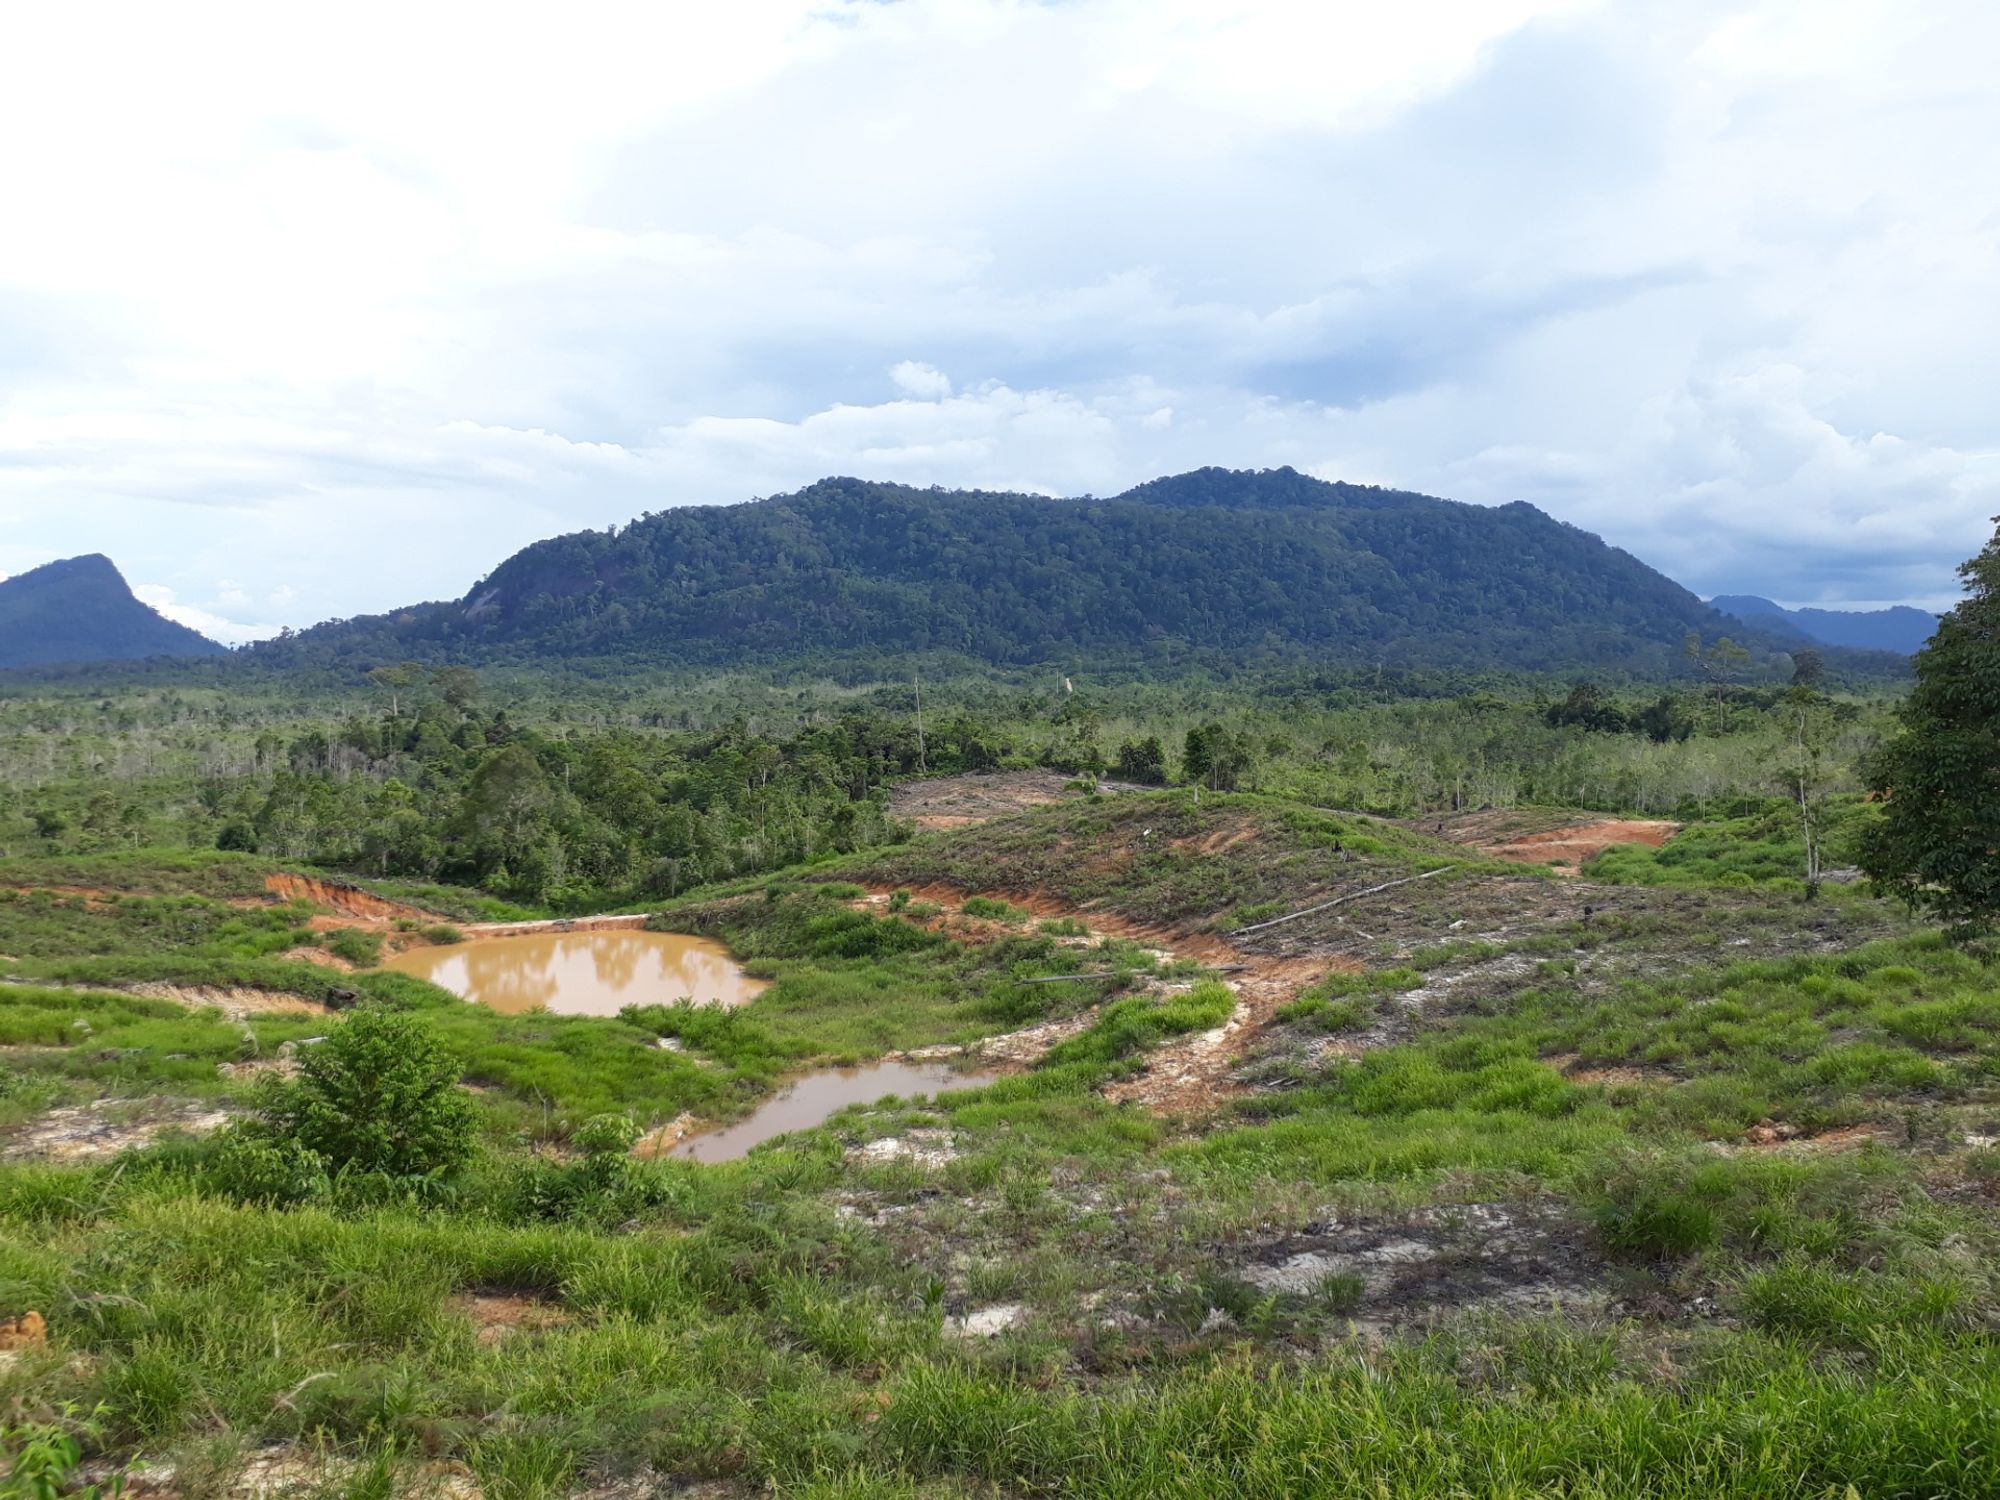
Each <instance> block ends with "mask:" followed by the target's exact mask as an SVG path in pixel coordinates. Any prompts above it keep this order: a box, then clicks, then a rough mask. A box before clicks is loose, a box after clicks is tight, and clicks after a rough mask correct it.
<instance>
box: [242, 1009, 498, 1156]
mask: <svg viewBox="0 0 2000 1500" xmlns="http://www.w3.org/2000/svg"><path fill="white" fill-rule="evenodd" d="M458 1080H459V1061H458V1059H457V1058H456V1057H455V1056H453V1055H452V1053H451V1052H450V1051H449V1050H448V1049H447V1048H446V1047H445V1045H444V1043H443V1042H442V1041H440V1040H439V1039H438V1036H437V1033H436V1032H435V1031H433V1030H432V1029H431V1027H430V1026H429V1025H428V1024H427V1023H426V1022H425V1021H424V1020H423V1019H422V1018H421V1017H419V1016H417V1015H415V1014H412V1013H410V1012H407V1011H390V1010H381V1009H377V1008H375V1007H373V1006H370V1007H367V1008H365V1009H362V1010H359V1011H356V1012H355V1013H354V1014H353V1015H352V1016H350V1017H348V1019H347V1020H345V1021H343V1022H341V1023H340V1024H339V1025H338V1026H336V1027H334V1028H333V1030H332V1032H331V1033H329V1034H328V1036H327V1038H326V1040H325V1041H323V1042H321V1043H319V1044H318V1045H316V1046H313V1047H309V1048H307V1049H306V1050H305V1052H304V1054H303V1055H302V1056H301V1057H300V1059H299V1076H298V1078H297V1079H296V1080H294V1081H292V1082H291V1083H288V1084H279V1085H274V1086H273V1087H272V1089H271V1090H270V1092H269V1093H267V1094H266V1096H265V1099H264V1103H263V1110H262V1113H263V1117H264V1120H265V1123H266V1124H267V1126H268V1127H269V1128H270V1129H271V1130H272V1131H273V1132H274V1133H275V1134H276V1135H278V1136H279V1137H280V1138H282V1139H284V1140H288V1141H295V1142H297V1143H298V1144H299V1145H300V1146H303V1147H304V1148H305V1149H306V1150H308V1151H312V1152H315V1153H316V1154H318V1155H319V1156H320V1157H322V1158H324V1160H325V1161H326V1163H327V1165H328V1166H329V1167H330V1168H332V1169H333V1170H334V1171H343V1170H351V1171H356V1172H379V1173H383V1174H385V1175H388V1176H391V1177H422V1176H427V1175H431V1174H434V1173H442V1172H447V1171H450V1170H451V1169H452V1168H454V1167H457V1166H459V1165H461V1164H462V1163H463V1162H464V1161H465V1160H466V1158H467V1157H469V1156H470V1155H471V1154H472V1147H473V1128H474V1115H473V1108H472V1103H471V1101H470V1100H469V1099H468V1098H467V1097H466V1096H465V1094H464V1092H463V1091H462V1090H461V1089H460V1088H459V1086H458Z"/></svg>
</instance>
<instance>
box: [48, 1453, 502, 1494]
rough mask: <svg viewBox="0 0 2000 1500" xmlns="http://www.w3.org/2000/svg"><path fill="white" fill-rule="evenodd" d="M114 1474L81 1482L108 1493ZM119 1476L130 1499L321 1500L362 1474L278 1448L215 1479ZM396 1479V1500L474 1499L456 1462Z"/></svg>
mask: <svg viewBox="0 0 2000 1500" xmlns="http://www.w3.org/2000/svg"><path fill="white" fill-rule="evenodd" d="M203 1467H204V1470H205V1469H206V1466H205V1465H204V1466H203ZM114 1472H115V1471H113V1470H112V1469H111V1468H110V1467H108V1466H106V1465H102V1464H94V1465H91V1466H89V1467H88V1468H87V1469H86V1470H85V1471H84V1476H83V1477H84V1478H85V1479H87V1480H89V1481H91V1482H93V1483H96V1484H99V1485H101V1486H105V1487H106V1488H107V1492H109V1486H110V1484H111V1483H112V1482H113V1478H114ZM120 1477H122V1480H123V1485H122V1489H123V1492H124V1493H125V1494H126V1495H128V1496H131V1497H132V1500H180V1497H181V1496H183V1495H201V1496H205V1497H208V1500H317V1497H319V1496H322V1495H339V1494H346V1493H348V1492H349V1490H350V1487H352V1486H354V1485H355V1484H356V1483H357V1482H358V1481H359V1480H361V1478H362V1477H363V1475H362V1469H361V1465H359V1464H357V1463H356V1462H355V1461H354V1460H353V1459H351V1458H346V1457H342V1456H341V1455H339V1454H334V1453H326V1452H315V1451H314V1450H312V1449H309V1448H305V1447H280V1448H261V1449H258V1450H256V1451H254V1452H252V1453H249V1454H247V1455H245V1456H244V1457H243V1458H242V1459H241V1460H239V1461H238V1462H237V1463H235V1464H234V1465H232V1466H231V1467H230V1468H229V1469H228V1471H227V1472H225V1473H223V1474H220V1475H217V1474H215V1473H213V1472H201V1473H193V1472H190V1473H183V1472H181V1471H180V1470H179V1469H177V1468H176V1466H175V1465H173V1464H161V1463H150V1464H149V1463H138V1464H134V1465H133V1466H132V1467H131V1468H130V1469H129V1470H128V1471H126V1472H125V1473H124V1474H123V1475H122V1476H120ZM398 1479H399V1482H398V1483H397V1485H396V1488H395V1492H394V1493H395V1495H396V1497H397V1500H480V1489H479V1481H478V1480H477V1479H476V1478H474V1477H473V1473H472V1470H470V1469H468V1468H467V1467H466V1466H465V1465H464V1464H461V1463H448V1462H437V1463H427V1464H422V1465H420V1466H419V1467H417V1468H416V1469H415V1470H414V1471H411V1472H406V1473H404V1474H401V1475H399V1476H398Z"/></svg>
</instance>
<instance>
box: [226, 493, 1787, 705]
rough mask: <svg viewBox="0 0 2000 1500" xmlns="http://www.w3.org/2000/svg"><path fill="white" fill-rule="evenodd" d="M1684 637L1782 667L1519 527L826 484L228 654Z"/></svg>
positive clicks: (1003, 659) (1541, 519)
mask: <svg viewBox="0 0 2000 1500" xmlns="http://www.w3.org/2000/svg"><path fill="white" fill-rule="evenodd" d="M1690 631H1694V632H1699V633H1701V634H1702V635H1703V636H1705V637H1707V638H1709V639H1713V638H1715V637H1716V636H1719V635H1722V634H1725V633H1730V634H1735V635H1737V636H1738V637H1739V638H1741V637H1745V636H1746V634H1747V636H1748V639H1749V640H1750V641H1751V642H1752V644H1754V645H1758V646H1760V647H1762V648H1763V649H1764V650H1765V651H1766V652H1767V653H1768V654H1775V653H1777V652H1779V651H1780V650H1782V646H1781V645H1780V644H1779V643H1778V642H1777V641H1776V639H1775V638H1774V637H1770V636H1759V635H1758V634H1757V633H1756V632H1755V631H1751V632H1747V633H1746V632H1745V631H1743V629H1742V627H1741V626H1740V625H1739V624H1737V623H1736V622H1734V621H1730V620H1726V619H1724V618H1723V617H1722V616H1720V615H1718V614H1716V613H1715V612H1714V611H1713V610H1711V609H1709V608H1708V606H1707V605H1705V604H1703V603H1702V602H1701V600H1700V599H1698V598H1696V597H1695V596H1694V595H1693V594H1691V593H1690V592H1688V591H1687V590H1686V589H1684V588H1682V587H1681V586H1680V585H1679V584H1677V583H1675V582H1673V581H1672V580H1671V579H1669V578H1666V577H1664V576H1663V575H1661V574H1660V573H1658V572H1656V571H1654V570H1653V569H1652V568H1649V567H1647V566H1646V565H1645V564H1644V563H1642V562H1640V561H1639V560H1638V559H1636V558H1634V557H1632V556H1631V555H1630V554H1628V553H1625V552H1622V551H1620V550H1618V549H1616V548H1614V547H1610V546H1608V545H1606V544H1605V543H1604V542H1603V541H1602V540H1601V539H1599V538H1598V537H1596V536H1593V535H1591V534H1590V533H1588V532H1585V531H1582V530H1579V529H1578V528H1576V527H1573V526H1569V525H1566V524H1564V523H1562V522H1560V521H1557V520H1554V519H1553V518H1551V517H1549V516H1547V515H1545V514H1543V513H1542V512H1541V511H1539V510H1537V509H1535V508H1534V507H1533V506H1530V505H1526V504H1520V503H1516V504H1512V505H1503V506H1498V507H1492V508H1488V507H1482V506H1475V505H1465V504H1460V503H1457V502H1455V501H1450V500H1440V499H1435V498H1433V497H1430V496H1426V495H1418V494H1413V493H1410V492H1407V491H1401V490H1386V489H1379V488H1376V487H1373V486H1362V485H1350V484H1338V483H1330V482H1328V481H1324V480H1319V479H1314V478H1312V477H1310V476H1308V475H1304V474H1300V473H1298V472H1296V471H1294V470H1292V469H1288V468H1281V469H1271V470H1258V471H1241V470H1226V469H1200V470H1196V471H1194V472H1193V473H1188V474H1181V475H1175V476H1172V477H1169V478H1165V479H1158V480H1154V481H1151V482H1150V483H1147V484H1142V485H1138V486H1136V487H1135V488H1133V489H1131V490H1129V491H1127V492H1125V493H1124V494H1122V495H1118V496H1115V497H1112V498H1110V499H1099V498H1096V497H1090V496H1086V497H1083V498H1081V499H1068V500H1064V499H1051V498H1048V497H1046V496H1041V495H1026V494H1012V493H1000V492H990V491H962V490H944V489H916V488H912V487H910V486H907V485H897V484H882V483H874V482H870V481H866V480H859V479H848V478H834V479H826V480H822V481H820V482H819V483H817V484H813V485H810V486H808V487H807V488H805V489H803V490H800V491H798V492H796V493H794V494H789V495H780V496H774V497H772V498H770V499H765V500H754V501H750V502H748V503H745V504H740V505H726V506H688V507H683V508H679V509H672V510H665V511H659V512H655V513H653V514H650V515H646V516H643V517H641V518H640V519H638V520H636V521H633V522H632V523H630V524H629V525H626V526H623V527H614V528H612V529H610V530H607V531H586V532H576V533H573V534H570V535H567V536H560V537H555V538H552V539H550V540H548V541H544V542H538V543H536V544H534V545H533V546H530V547H527V548H524V549H523V550H522V551H520V552H518V553H516V554H515V555H514V556H513V557H511V558H509V559H507V561H505V562H504V563H502V564H501V565H500V566H499V567H498V568H496V569H495V570H494V571H493V573H492V574H491V575H490V576H489V577H488V578H486V579H485V580H484V581H483V582H481V583H480V584H478V585H477V586H476V587H475V588H473V589H472V590H471V591H470V592H469V593H468V594H467V595H466V596H465V598H464V599H462V600H460V601H457V602H453V603H438V604H425V605H416V606H413V607H411V608H410V609H407V610H403V611H398V612H396V613H393V614H389V615H380V616H374V617H370V618H363V619H356V620H347V621H332V622H328V623H327V624H323V625H319V626H315V627H314V628H313V629H311V630H307V631H304V632H301V633H300V634H298V635H296V636H293V637H291V638H289V639H286V640H282V641H275V642H266V643H262V644H260V645H258V646H255V647H253V648H251V649H250V653H249V654H250V655H251V657H252V659H253V660H263V661H267V662H270V663H272V664H274V665H279V664H284V663H287V662H307V661H310V662H316V663H318V664H321V665H343V666H347V665H351V666H357V667H359V666H365V665H368V664H371V663H374V662H380V661H384V660H392V659H397V658H400V657H404V656H409V657H415V658H418V659H423V660H445V659H451V660H463V661H471V662H475V663H476V662H479V661H506V660H521V659H527V658H589V657H599V658H601V657H610V658H626V659H633V660H645V661H648V662H661V663H669V664H678V665H688V666H714V667H724V666H731V665H738V664H751V663H772V662H807V661H813V660H828V659H832V658H837V657H838V658H846V659H852V658H855V657H857V656H862V657H866V656H878V657H879V656H887V655H905V654H918V653H951V654H955V655H959V656H964V657H969V658H974V659H978V660H983V661H986V662H990V663H995V664H1001V665H1008V664H1034V663H1057V662H1060V663H1074V664H1079V665H1085V664H1103V663H1108V662H1132V661H1135V660H1149V661H1163V660H1182V659H1192V658H1200V659H1205V660H1215V661H1218V662H1223V663H1236V662H1253V661H1260V660H1265V661H1268V660H1272V659H1277V658H1289V659H1298V658H1300V657H1310V658H1312V659H1315V660H1321V661H1328V662H1340V663H1347V664H1351V665H1372V664H1375V663H1378V662H1380V663H1389V664H1395V665H1402V666H1426V667H1459V668H1475V669H1476V668H1486V667H1502V668H1521V669H1529V670H1563V671H1572V670H1592V669H1619V670H1632V671H1640V672H1664V671H1667V670H1672V669H1674V664H1675V663H1677V662H1678V661H1679V660H1680V653H1681V648H1682V643H1683V641H1684V639H1685V638H1686V636H1687V635H1688V633H1689V632H1690Z"/></svg>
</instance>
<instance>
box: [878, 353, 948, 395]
mask: <svg viewBox="0 0 2000 1500" xmlns="http://www.w3.org/2000/svg"><path fill="white" fill-rule="evenodd" d="M889 378H890V379H891V380H893V381H894V382H895V383H896V389H897V390H899V391H901V392H902V393H903V394H904V395H906V396H914V397H916V398H917V400H919V401H942V400H943V399H944V398H945V397H946V396H949V395H950V394H951V377H950V376H948V375H946V374H945V372H944V371H942V370H940V369H939V368H937V366H935V365H926V364H921V363H919V362H918V361H916V360H914V359H906V360H903V361H902V362H901V363H900V364H897V365H895V366H893V367H892V368H891V369H890V371H889Z"/></svg>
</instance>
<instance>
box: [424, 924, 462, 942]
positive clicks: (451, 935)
mask: <svg viewBox="0 0 2000 1500" xmlns="http://www.w3.org/2000/svg"><path fill="white" fill-rule="evenodd" d="M423 935H424V941H425V942H427V943H436V944H437V945H438V946H439V947H441V948H443V947H448V946H449V945H451V944H452V943H462V942H464V941H465V934H464V933H462V932H460V931H459V930H458V929H457V928H456V927H453V926H452V925H451V924H450V923H448V922H440V923H438V925H437V926H435V927H426V928H425V929H424V933H423Z"/></svg>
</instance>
